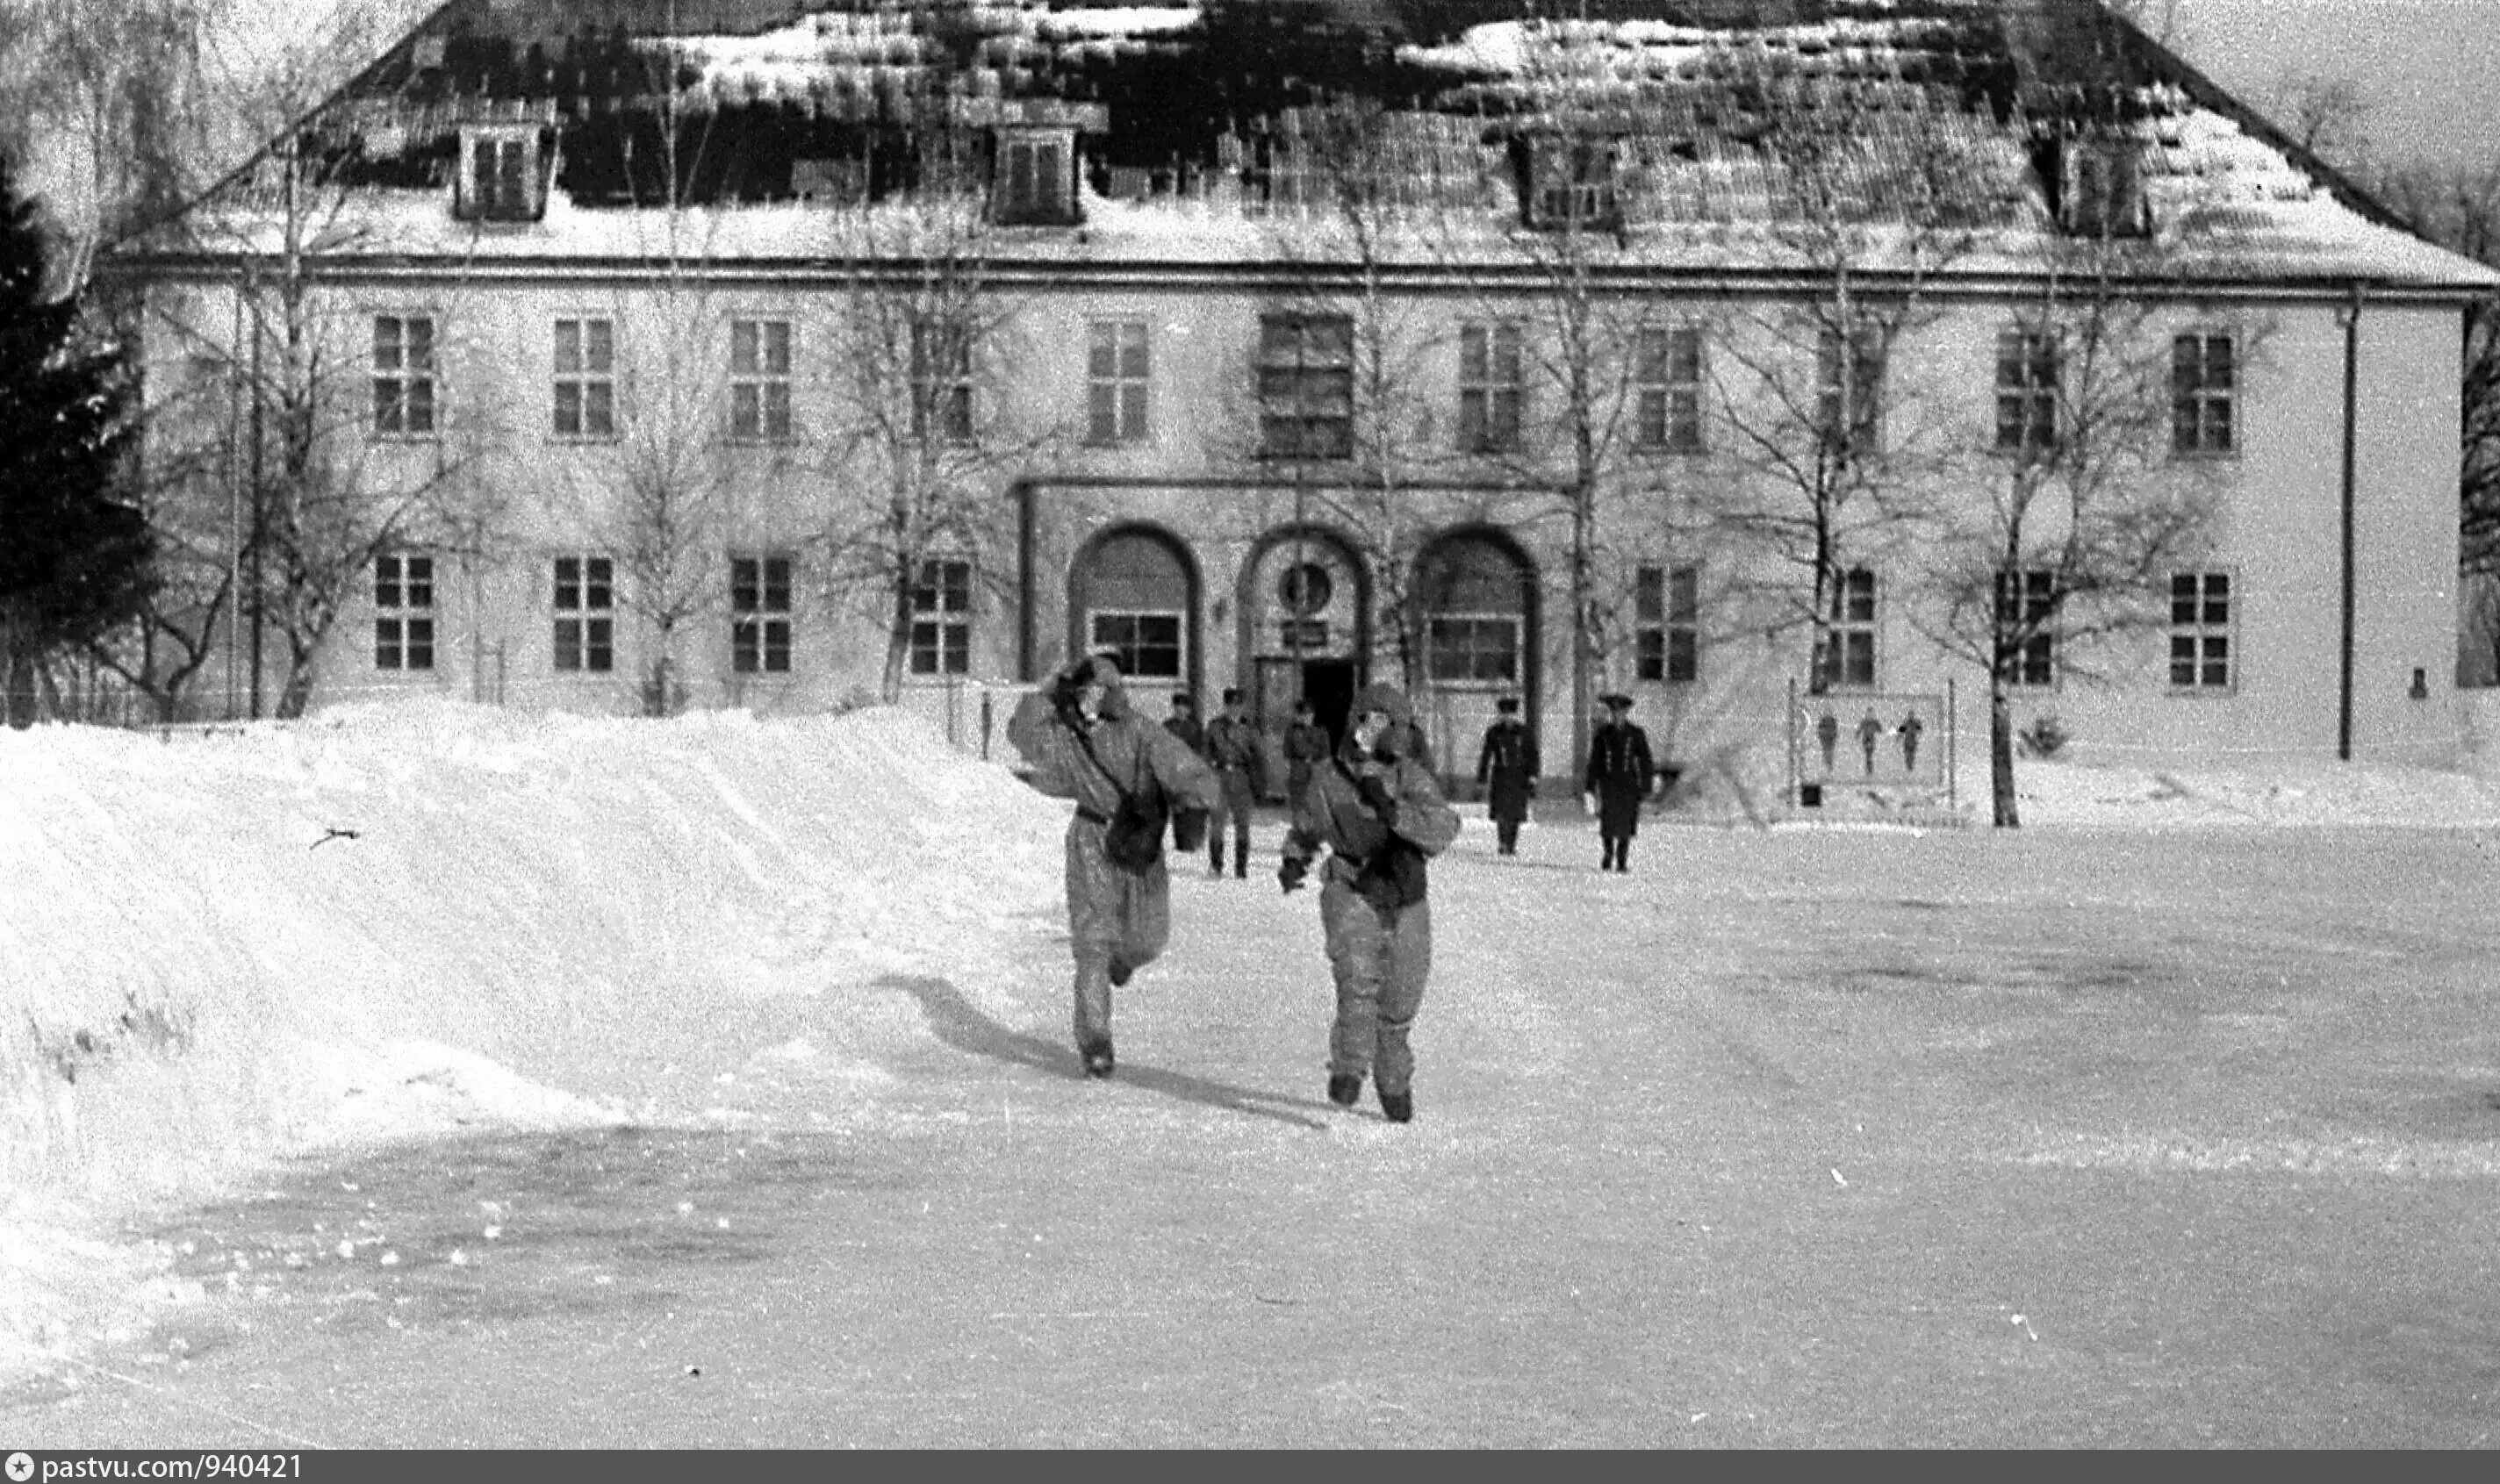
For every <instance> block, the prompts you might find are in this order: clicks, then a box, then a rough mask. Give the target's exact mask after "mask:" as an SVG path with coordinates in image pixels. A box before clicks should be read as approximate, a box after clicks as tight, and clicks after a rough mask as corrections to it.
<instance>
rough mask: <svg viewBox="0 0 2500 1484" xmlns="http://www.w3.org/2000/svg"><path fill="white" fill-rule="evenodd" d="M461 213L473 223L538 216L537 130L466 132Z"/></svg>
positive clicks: (461, 181)
mask: <svg viewBox="0 0 2500 1484" xmlns="http://www.w3.org/2000/svg"><path fill="white" fill-rule="evenodd" d="M460 153H461V159H462V161H463V163H464V167H465V168H463V169H462V170H461V172H460V184H459V213H460V214H461V215H462V216H464V217H467V218H469V219H470V220H473V221H528V220H531V219H532V218H534V217H536V216H537V215H538V214H539V199H538V195H539V192H538V159H539V135H538V130H536V129H534V128H523V129H513V128H502V129H469V130H465V131H463V133H462V136H461V141H460Z"/></svg>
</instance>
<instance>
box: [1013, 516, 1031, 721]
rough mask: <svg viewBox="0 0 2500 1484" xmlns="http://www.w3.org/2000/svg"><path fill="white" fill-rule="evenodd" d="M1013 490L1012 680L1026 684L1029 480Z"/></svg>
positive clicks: (1028, 664) (1028, 663) (1028, 677)
mask: <svg viewBox="0 0 2500 1484" xmlns="http://www.w3.org/2000/svg"><path fill="white" fill-rule="evenodd" d="M1015 492H1016V679H1017V680H1019V681H1022V682H1023V683H1025V684H1027V685H1030V684H1032V683H1033V680H1034V669H1033V547H1034V519H1035V516H1034V508H1033V507H1034V493H1033V481H1032V480H1030V479H1023V480H1018V481H1017V482H1016V487H1015Z"/></svg>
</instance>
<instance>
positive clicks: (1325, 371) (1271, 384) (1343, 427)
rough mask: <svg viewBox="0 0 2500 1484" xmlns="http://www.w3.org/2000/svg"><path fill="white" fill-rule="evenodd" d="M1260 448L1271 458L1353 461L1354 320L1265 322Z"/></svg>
mask: <svg viewBox="0 0 2500 1484" xmlns="http://www.w3.org/2000/svg"><path fill="white" fill-rule="evenodd" d="M1259 451H1260V453H1261V455H1262V456H1263V457H1266V458H1269V459H1347V458H1352V457H1353V456H1354V321H1353V319H1352V318H1350V317H1348V316H1346V315H1343V314H1303V313H1296V312H1283V313H1274V314H1263V315H1261V316H1260V317H1259Z"/></svg>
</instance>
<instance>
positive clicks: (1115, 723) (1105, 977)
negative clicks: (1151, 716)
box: [1007, 655, 1217, 1077]
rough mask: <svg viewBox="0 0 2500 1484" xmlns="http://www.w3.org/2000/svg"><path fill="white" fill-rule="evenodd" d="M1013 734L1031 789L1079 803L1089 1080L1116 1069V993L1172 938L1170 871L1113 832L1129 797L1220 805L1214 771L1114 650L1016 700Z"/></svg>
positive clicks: (1075, 886)
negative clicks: (1126, 858) (1120, 853)
mask: <svg viewBox="0 0 2500 1484" xmlns="http://www.w3.org/2000/svg"><path fill="white" fill-rule="evenodd" d="M1007 740H1008V741H1010V742H1012V743H1014V744H1015V747H1016V751H1017V752H1019V753H1021V754H1023V755H1024V759H1025V761H1026V762H1027V763H1028V764H1030V765H1031V767H1032V769H1033V772H1032V775H1031V776H1032V783H1033V786H1034V787H1035V788H1036V789H1038V790H1041V791H1042V792H1044V793H1048V794H1052V795H1054V796H1056V797H1059V798H1072V799H1074V800H1075V801H1076V813H1075V816H1074V817H1073V818H1071V819H1070V820H1069V822H1068V851H1067V871H1068V941H1069V951H1070V952H1072V953H1073V954H1074V955H1075V959H1076V1012H1075V1027H1076V1050H1077V1054H1078V1055H1079V1056H1080V1057H1082V1058H1083V1060H1084V1063H1085V1071H1086V1074H1087V1075H1088V1076H1091V1077H1109V1076H1110V1075H1111V1067H1112V1055H1111V990H1112V987H1113V986H1115V985H1119V984H1127V983H1128V982H1129V977H1130V976H1131V975H1133V974H1135V973H1136V972H1137V970H1139V969H1140V968H1143V967H1144V966H1145V965H1147V964H1149V963H1152V962H1153V961H1154V960H1155V959H1156V957H1157V956H1159V955H1160V954H1161V953H1162V952H1163V951H1164V945H1165V944H1166V942H1167V941H1168V940H1169V938H1170V936H1171V878H1170V874H1169V873H1168V871H1167V870H1166V869H1165V867H1164V862H1163V857H1162V855H1160V854H1158V855H1156V856H1155V858H1154V861H1153V863H1152V864H1151V865H1147V866H1145V867H1142V868H1138V869H1131V868H1128V867H1124V866H1122V865H1120V864H1118V863H1117V862H1115V861H1113V860H1112V859H1111V858H1110V856H1109V855H1107V854H1106V853H1105V852H1104V849H1103V839H1104V836H1105V835H1106V834H1107V832H1108V831H1109V828H1110V824H1111V821H1112V820H1113V819H1115V818H1116V817H1117V816H1118V814H1119V812H1120V807H1121V803H1122V800H1123V798H1124V797H1126V796H1128V795H1132V794H1137V795H1143V794H1145V793H1146V792H1147V791H1148V790H1156V791H1159V792H1160V793H1161V795H1162V797H1163V798H1164V799H1165V800H1166V801H1167V802H1168V805H1169V807H1170V809H1171V810H1172V811H1173V813H1174V815H1175V816H1177V815H1178V814H1180V813H1181V812H1183V811H1188V810H1197V811H1200V812H1205V811H1209V810H1212V809H1214V807H1215V804H1216V799H1217V789H1216V784H1215V774H1214V773H1213V771H1211V770H1210V769H1209V768H1208V767H1207V765H1206V763H1205V762H1204V761H1203V760H1202V759H1201V758H1199V756H1198V755H1197V754H1196V753H1193V752H1191V751H1190V750H1189V749H1188V748H1187V747H1186V746H1184V745H1183V744H1182V742H1181V740H1180V739H1179V738H1178V737H1175V736H1173V735H1172V734H1171V733H1170V732H1168V731H1166V730H1165V729H1164V728H1162V727H1160V726H1156V725H1154V724H1153V723H1152V722H1149V721H1146V720H1145V719H1143V718H1141V717H1139V716H1138V715H1137V714H1136V713H1135V711H1133V710H1131V709H1130V706H1129V702H1128V697H1127V695H1126V694H1125V693H1124V692H1123V691H1122V690H1121V686H1120V667H1119V665H1118V663H1117V662H1116V661H1113V660H1111V659H1110V658H1109V657H1108V656H1104V655H1087V656H1085V657H1083V658H1081V659H1078V660H1076V661H1073V662H1071V663H1070V664H1069V665H1067V666H1066V667H1064V668H1063V669H1061V670H1060V671H1059V673H1058V674H1056V675H1054V676H1053V677H1051V679H1050V681H1049V682H1048V683H1046V684H1045V685H1043V686H1042V687H1041V688H1040V689H1039V690H1036V691H1033V692H1029V693H1027V694H1025V695H1024V696H1023V698H1022V699H1020V700H1018V701H1017V702H1016V709H1015V715H1014V716H1012V717H1010V718H1009V719H1008V721H1007Z"/></svg>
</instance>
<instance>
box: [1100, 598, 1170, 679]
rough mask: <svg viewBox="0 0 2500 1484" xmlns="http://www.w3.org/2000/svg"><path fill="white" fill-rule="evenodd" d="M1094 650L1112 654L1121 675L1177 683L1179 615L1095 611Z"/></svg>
mask: <svg viewBox="0 0 2500 1484" xmlns="http://www.w3.org/2000/svg"><path fill="white" fill-rule="evenodd" d="M1088 627H1089V628H1090V629H1091V630H1092V643H1091V645H1090V647H1091V648H1094V649H1106V650H1109V651H1110V652H1111V654H1112V656H1113V658H1114V659H1116V660H1117V661H1118V662H1119V665H1120V673H1121V674H1123V675H1126V676H1129V677H1131V678H1132V679H1136V678H1140V677H1142V678H1144V679H1148V680H1178V679H1179V678H1180V676H1181V660H1182V655H1181V622H1180V615H1179V614H1177V613H1122V612H1112V611H1106V610H1104V609H1100V608H1098V609H1096V610H1094V613H1093V616H1092V622H1091V624H1090V625H1089V626H1088Z"/></svg>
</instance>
